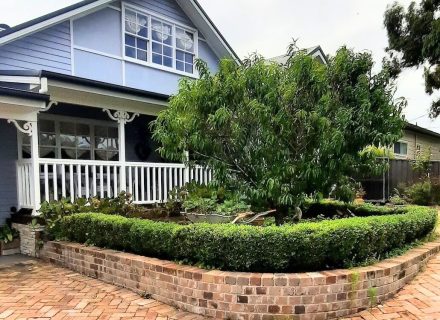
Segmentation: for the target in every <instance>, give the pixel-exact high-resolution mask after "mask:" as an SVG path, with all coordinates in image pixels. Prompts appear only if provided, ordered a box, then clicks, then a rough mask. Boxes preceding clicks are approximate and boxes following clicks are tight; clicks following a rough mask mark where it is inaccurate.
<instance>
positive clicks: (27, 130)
mask: <svg viewBox="0 0 440 320" xmlns="http://www.w3.org/2000/svg"><path fill="white" fill-rule="evenodd" d="M8 123H12V124H14V126H15V127H16V128H17V129H18V130H19V131H20V132H23V133H24V134H27V135H29V137H31V136H32V134H33V125H32V122H26V123H24V124H23V128H22V127H21V126H20V124H19V123H18V121H17V120H12V119H9V120H8Z"/></svg>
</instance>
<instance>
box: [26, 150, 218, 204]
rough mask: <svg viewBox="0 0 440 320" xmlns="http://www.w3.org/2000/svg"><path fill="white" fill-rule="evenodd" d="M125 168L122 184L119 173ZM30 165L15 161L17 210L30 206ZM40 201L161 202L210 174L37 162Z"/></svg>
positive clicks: (171, 167) (178, 168) (159, 166)
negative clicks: (124, 196)
mask: <svg viewBox="0 0 440 320" xmlns="http://www.w3.org/2000/svg"><path fill="white" fill-rule="evenodd" d="M124 169H125V181H123V180H122V179H123V178H122V176H121V172H123V171H121V170H124ZM31 170H32V164H31V162H30V161H18V162H17V172H18V184H19V201H20V203H19V204H20V206H21V207H32V206H33V205H34V203H33V200H32V199H33V197H32V192H33V191H32V190H33V188H32V186H33V185H32V181H30V179H31V177H32V174H30V173H31V172H32V171H31ZM39 170H40V189H41V200H42V201H52V200H60V199H61V198H70V199H71V200H72V201H74V200H76V199H78V198H83V197H86V198H89V197H100V198H113V197H116V196H117V195H118V194H119V193H120V192H122V191H127V192H129V193H130V194H132V196H133V202H134V203H137V204H152V203H160V202H164V201H166V200H167V199H168V194H169V192H170V191H171V190H172V189H174V188H176V187H181V186H183V185H184V184H185V183H187V182H189V181H196V182H198V183H208V182H210V181H211V179H212V172H211V170H209V169H205V168H202V167H195V168H187V167H185V166H184V165H183V164H165V163H139V162H127V163H121V162H109V161H87V160H61V159H40V160H39Z"/></svg>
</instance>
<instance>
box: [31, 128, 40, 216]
mask: <svg viewBox="0 0 440 320" xmlns="http://www.w3.org/2000/svg"><path fill="white" fill-rule="evenodd" d="M31 124H32V136H31V155H32V183H33V185H34V212H33V214H34V215H36V214H37V210H38V209H40V204H41V193H40V155H39V148H38V122H37V121H33V122H31Z"/></svg>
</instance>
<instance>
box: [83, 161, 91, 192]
mask: <svg viewBox="0 0 440 320" xmlns="http://www.w3.org/2000/svg"><path fill="white" fill-rule="evenodd" d="M84 179H85V180H86V198H87V199H88V198H90V185H89V184H90V181H89V166H88V165H86V166H85V173H84Z"/></svg>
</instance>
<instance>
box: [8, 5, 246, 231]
mask: <svg viewBox="0 0 440 320" xmlns="http://www.w3.org/2000/svg"><path fill="white" fill-rule="evenodd" d="M223 57H229V58H232V59H235V60H237V61H238V60H239V59H238V57H237V55H236V54H235V53H234V51H233V50H232V49H231V47H230V46H229V45H228V43H227V42H226V40H225V39H224V38H223V36H222V35H221V34H220V32H219V30H218V29H217V28H216V27H215V26H214V24H213V23H212V21H211V20H210V19H209V17H208V16H207V15H206V13H205V11H204V10H203V8H202V7H201V6H200V4H199V3H197V1H196V0H122V1H115V0H93V1H92V0H86V1H82V2H80V3H78V4H75V5H73V6H70V7H67V8H65V9H62V10H59V11H56V12H53V13H51V14H48V15H45V16H43V17H40V18H38V19H35V20H32V21H29V22H26V23H23V24H21V25H18V26H16V27H12V28H9V27H8V26H6V25H0V141H1V146H2V147H1V149H0V168H2V171H1V179H0V224H2V223H3V222H4V219H5V218H6V217H7V216H9V213H10V209H11V207H16V208H18V209H21V208H28V209H32V210H34V211H36V210H38V208H39V205H40V204H41V203H42V202H43V201H47V200H59V199H61V198H63V197H66V198H70V199H72V200H73V199H77V198H79V197H91V196H99V197H114V196H116V195H118V194H119V193H120V192H121V191H128V192H130V193H131V194H132V195H133V198H134V201H135V202H136V203H140V204H148V203H155V202H161V201H164V200H166V198H167V193H168V191H169V190H171V189H172V188H174V187H176V186H180V185H182V184H184V183H185V182H187V181H190V180H196V181H200V182H206V181H208V180H209V179H211V175H212V173H211V172H210V171H209V170H206V169H204V168H191V169H189V168H186V167H185V166H184V165H183V164H170V163H166V162H165V161H163V160H162V159H161V158H160V156H159V155H158V154H157V153H156V152H155V149H156V146H155V145H154V143H153V142H152V141H151V132H150V131H149V128H148V126H147V124H148V123H149V122H150V121H151V120H153V119H154V117H155V116H157V114H158V112H160V111H161V110H163V109H164V108H166V107H167V103H168V99H169V97H170V95H172V94H175V93H176V92H177V88H178V82H179V80H180V79H182V78H183V77H188V78H194V79H196V78H197V77H198V75H197V71H196V70H195V68H194V59H196V58H201V59H203V60H204V61H206V63H207V64H208V66H209V68H210V69H211V70H212V72H216V70H217V68H218V62H219V59H221V58H223Z"/></svg>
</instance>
